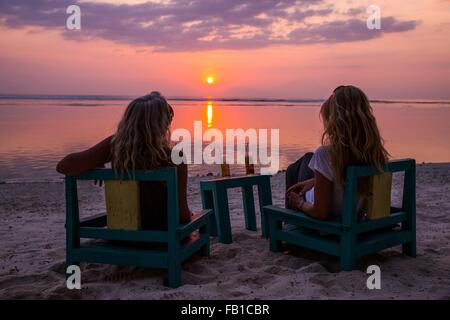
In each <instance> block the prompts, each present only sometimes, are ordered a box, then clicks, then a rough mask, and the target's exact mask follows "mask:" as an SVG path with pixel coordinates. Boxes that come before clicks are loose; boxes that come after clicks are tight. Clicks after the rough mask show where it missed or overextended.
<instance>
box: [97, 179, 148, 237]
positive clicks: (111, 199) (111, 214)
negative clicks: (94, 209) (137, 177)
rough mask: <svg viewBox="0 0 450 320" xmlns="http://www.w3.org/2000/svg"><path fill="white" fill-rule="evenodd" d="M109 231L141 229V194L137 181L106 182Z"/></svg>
mask: <svg viewBox="0 0 450 320" xmlns="http://www.w3.org/2000/svg"><path fill="white" fill-rule="evenodd" d="M105 202H106V213H107V219H106V221H107V226H108V229H119V230H139V229H141V192H140V188H139V182H137V181H117V180H108V181H105Z"/></svg>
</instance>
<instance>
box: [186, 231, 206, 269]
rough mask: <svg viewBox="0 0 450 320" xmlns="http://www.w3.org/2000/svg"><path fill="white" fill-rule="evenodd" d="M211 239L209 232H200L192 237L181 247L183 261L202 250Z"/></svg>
mask: <svg viewBox="0 0 450 320" xmlns="http://www.w3.org/2000/svg"><path fill="white" fill-rule="evenodd" d="M208 241H209V236H208V235H207V234H200V235H198V234H197V235H196V236H195V237H192V239H190V241H189V242H188V243H186V244H184V245H183V247H182V249H181V258H180V259H181V262H183V261H185V260H186V259H188V258H189V257H190V256H191V255H193V254H194V253H195V252H197V251H198V250H200V248H201V247H203V246H204V245H205V244H206V243H207V242H208Z"/></svg>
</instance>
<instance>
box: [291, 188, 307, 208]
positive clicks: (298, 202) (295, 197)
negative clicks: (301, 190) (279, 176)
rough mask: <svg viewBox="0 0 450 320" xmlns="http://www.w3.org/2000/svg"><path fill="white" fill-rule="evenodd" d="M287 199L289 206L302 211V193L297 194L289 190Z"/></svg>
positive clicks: (303, 200)
mask: <svg viewBox="0 0 450 320" xmlns="http://www.w3.org/2000/svg"><path fill="white" fill-rule="evenodd" d="M287 199H288V201H289V206H290V207H291V208H292V209H294V210H297V211H302V207H303V204H304V203H305V199H304V198H303V196H302V195H299V194H298V193H296V192H290V193H289V194H288V195H287Z"/></svg>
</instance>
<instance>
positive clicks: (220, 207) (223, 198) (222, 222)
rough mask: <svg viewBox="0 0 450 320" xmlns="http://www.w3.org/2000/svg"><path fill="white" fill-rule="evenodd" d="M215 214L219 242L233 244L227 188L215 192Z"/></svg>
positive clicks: (217, 189)
mask: <svg viewBox="0 0 450 320" xmlns="http://www.w3.org/2000/svg"><path fill="white" fill-rule="evenodd" d="M213 200H214V214H215V216H216V223H217V233H218V238H219V242H221V243H225V244H229V243H232V242H233V240H232V236H231V224H230V209H229V207H228V196H227V189H226V188H216V189H215V190H214V191H213Z"/></svg>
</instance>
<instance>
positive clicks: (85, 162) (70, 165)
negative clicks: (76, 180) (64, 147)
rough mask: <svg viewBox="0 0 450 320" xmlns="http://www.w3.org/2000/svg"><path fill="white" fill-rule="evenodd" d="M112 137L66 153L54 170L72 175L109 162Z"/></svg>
mask: <svg viewBox="0 0 450 320" xmlns="http://www.w3.org/2000/svg"><path fill="white" fill-rule="evenodd" d="M112 137H113V136H110V137H108V138H106V139H104V140H103V141H101V142H99V143H97V144H96V145H95V146H93V147H91V148H89V149H87V150H85V151H81V152H76V153H71V154H69V155H67V156H66V157H64V159H62V160H61V161H60V162H59V163H58V165H57V166H56V171H58V172H59V173H62V174H65V175H68V176H74V175H78V174H80V173H82V172H84V171H86V170H89V169H94V168H98V167H101V166H103V165H104V164H105V163H108V162H110V161H111V150H112V148H111V140H112Z"/></svg>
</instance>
